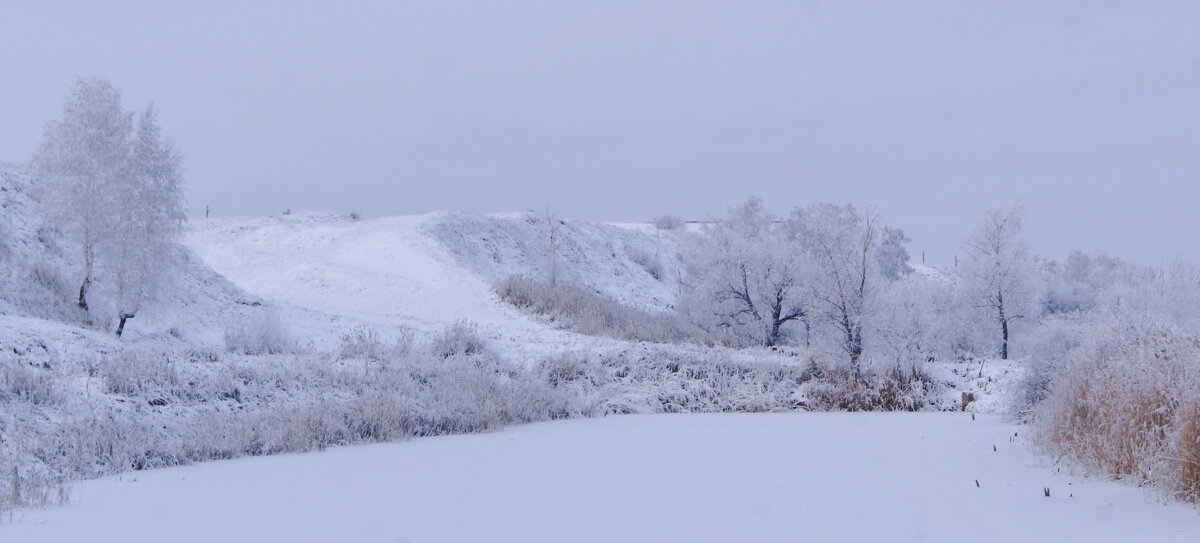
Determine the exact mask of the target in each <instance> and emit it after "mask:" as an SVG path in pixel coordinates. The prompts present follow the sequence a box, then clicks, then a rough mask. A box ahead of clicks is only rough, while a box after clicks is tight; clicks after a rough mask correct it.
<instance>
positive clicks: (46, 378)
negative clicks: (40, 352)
mask: <svg viewBox="0 0 1200 543" xmlns="http://www.w3.org/2000/svg"><path fill="white" fill-rule="evenodd" d="M61 400H62V392H61V390H60V389H59V387H58V381H57V380H56V379H55V375H54V372H53V371H52V370H51V368H50V367H49V366H41V365H33V364H30V363H28V362H25V361H22V360H19V359H17V358H4V357H0V402H10V401H23V402H29V403H31V404H34V405H51V404H55V403H58V402H60V401H61Z"/></svg>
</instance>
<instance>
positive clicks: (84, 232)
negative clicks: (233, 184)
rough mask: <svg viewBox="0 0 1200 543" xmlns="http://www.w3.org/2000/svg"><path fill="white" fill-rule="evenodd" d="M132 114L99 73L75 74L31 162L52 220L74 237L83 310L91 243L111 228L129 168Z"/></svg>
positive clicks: (92, 267) (92, 264) (92, 259)
mask: <svg viewBox="0 0 1200 543" xmlns="http://www.w3.org/2000/svg"><path fill="white" fill-rule="evenodd" d="M132 132H133V118H132V115H130V114H129V112H127V111H125V109H124V108H122V107H121V93H120V92H119V91H118V90H117V89H115V88H113V86H112V84H110V83H109V82H108V81H106V80H104V79H99V78H81V79H79V80H78V81H76V82H75V85H74V86H73V87H72V88H71V94H70V96H69V97H68V98H67V101H66V103H65V104H64V105H63V111H62V118H61V119H59V120H57V121H51V122H50V123H48V124H47V125H46V130H45V133H44V135H43V136H42V141H41V144H40V145H39V146H38V149H37V154H36V155H35V157H34V165H35V167H36V169H37V171H38V172H39V173H40V175H41V176H42V178H43V179H44V180H45V182H46V183H47V189H48V190H47V193H48V195H49V197H50V206H49V208H50V210H51V211H52V213H53V218H54V220H55V222H56V223H57V224H58V225H60V227H61V228H62V229H63V230H64V231H66V232H67V233H68V234H70V235H72V236H73V237H75V238H77V239H78V240H79V247H80V251H81V254H80V257H81V259H82V261H83V277H82V278H81V281H80V286H79V301H78V303H79V307H81V308H83V309H84V310H87V309H88V290H89V289H90V288H91V286H92V281H93V280H94V279H95V277H94V274H95V271H96V253H97V248H98V247H100V246H102V245H103V244H104V243H105V242H107V241H109V239H110V237H111V235H112V232H113V230H114V228H113V227H114V221H115V216H116V214H115V213H114V210H115V209H116V207H117V205H118V204H117V202H116V199H117V196H118V193H117V191H116V190H114V189H115V187H117V186H118V185H120V184H121V183H122V182H123V180H124V179H125V177H126V176H128V175H129V168H130V145H129V142H130V137H131V135H132Z"/></svg>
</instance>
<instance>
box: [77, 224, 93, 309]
mask: <svg viewBox="0 0 1200 543" xmlns="http://www.w3.org/2000/svg"><path fill="white" fill-rule="evenodd" d="M91 286H92V242H91V239H90V236H88V235H87V234H84V237H83V284H82V285H80V286H79V307H80V308H81V309H83V310H84V311H87V310H88V303H87V293H88V287H91Z"/></svg>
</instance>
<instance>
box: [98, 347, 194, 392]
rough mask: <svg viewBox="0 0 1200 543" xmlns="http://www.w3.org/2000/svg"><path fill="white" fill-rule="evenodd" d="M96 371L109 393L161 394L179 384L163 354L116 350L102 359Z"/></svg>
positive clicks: (170, 363) (172, 364)
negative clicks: (99, 372) (99, 373)
mask: <svg viewBox="0 0 1200 543" xmlns="http://www.w3.org/2000/svg"><path fill="white" fill-rule="evenodd" d="M100 371H101V376H102V377H103V378H104V391H105V392H107V393H109V394H121V395H125V396H132V395H135V394H139V393H146V392H158V393H162V392H165V391H166V390H168V389H170V388H171V387H174V386H175V385H177V384H178V383H179V375H178V373H177V371H176V366H175V364H174V363H173V362H172V361H171V357H170V355H166V354H163V353H152V352H145V351H138V350H132V349H126V350H122V351H118V352H116V353H112V354H109V355H107V356H105V357H104V359H103V360H102V362H101V370H100Z"/></svg>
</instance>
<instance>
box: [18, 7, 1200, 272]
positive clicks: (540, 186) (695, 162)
mask: <svg viewBox="0 0 1200 543" xmlns="http://www.w3.org/2000/svg"><path fill="white" fill-rule="evenodd" d="M100 4H102V3H100V2H82V1H81V2H75V3H55V2H46V1H36V2H22V1H17V2H13V1H12V0H8V1H5V2H4V6H3V9H2V10H0V74H3V76H2V79H0V82H2V83H0V120H2V124H0V126H2V127H3V129H2V130H0V160H7V161H14V162H15V161H22V160H25V159H26V158H28V156H29V155H30V153H31V152H32V150H33V148H34V146H35V145H36V142H37V139H38V137H39V136H40V133H41V129H42V125H43V123H44V122H45V121H46V120H48V119H51V118H54V117H57V116H58V114H59V108H60V104H61V102H62V100H63V98H64V96H65V93H66V89H67V87H68V85H69V84H70V83H71V82H72V80H73V79H74V78H75V76H76V75H101V76H105V77H108V78H109V79H110V80H112V81H113V83H114V84H115V85H116V86H118V87H120V88H122V89H123V90H124V91H125V97H126V105H127V106H129V107H141V106H143V105H144V104H145V102H146V101H147V100H149V99H150V98H153V99H154V100H155V101H156V104H157V106H158V107H159V110H160V120H161V122H162V124H163V125H164V129H165V131H166V132H167V133H168V134H169V135H171V136H172V137H173V138H174V139H175V141H176V143H177V144H178V146H179V147H180V148H181V149H182V150H183V151H184V152H185V153H186V156H187V166H188V170H189V176H188V180H189V189H188V197H189V202H190V205H191V208H192V210H193V213H195V212H197V211H201V212H202V210H203V208H204V205H205V204H209V205H211V206H212V207H213V209H214V212H215V214H217V215H222V216H224V215H249V214H254V215H262V214H274V213H278V212H280V211H282V210H283V209H285V208H291V209H324V210H330V211H343V212H344V211H349V210H352V209H357V210H359V211H361V212H363V213H364V214H367V215H371V216H375V215H385V214H399V213H415V212H425V211H430V210H436V209H465V210H471V211H499V210H513V209H527V208H535V209H543V208H545V207H547V206H549V207H550V208H552V209H554V210H555V211H556V212H557V213H559V214H561V215H564V216H568V217H576V218H585V219H611V220H633V219H646V218H649V217H651V216H653V215H656V214H659V213H662V212H666V211H670V212H673V213H676V214H679V215H683V216H685V217H689V218H691V217H697V218H698V217H703V216H705V215H707V214H710V213H716V212H721V211H722V210H724V208H725V207H726V206H728V205H729V204H731V203H734V202H735V201H737V200H740V199H742V198H744V197H745V196H747V195H748V194H750V193H754V194H757V195H759V196H761V197H763V198H764V199H765V200H767V201H768V202H769V203H770V204H771V205H772V206H773V207H774V208H775V209H776V210H777V211H781V212H782V211H786V210H787V209H789V208H791V207H793V206H794V205H797V204H805V203H809V202H813V201H835V202H853V203H857V204H864V205H872V206H874V207H876V208H877V209H879V210H880V211H881V212H882V213H883V214H884V216H885V218H886V220H887V221H888V222H890V223H892V224H895V225H897V226H900V227H902V228H904V229H905V230H906V231H907V232H908V233H909V234H910V236H911V237H912V238H913V239H914V243H913V246H912V249H913V253H914V256H915V257H916V258H918V259H919V258H920V253H921V251H922V250H926V251H928V253H929V256H930V258H931V260H933V261H934V262H938V263H945V262H947V261H948V260H949V259H950V258H952V254H953V252H954V251H955V250H957V249H958V247H959V242H960V241H961V239H962V238H963V237H964V236H965V235H966V233H967V231H968V229H969V228H970V227H971V225H972V224H973V223H974V221H975V220H976V218H977V217H978V216H979V215H980V212H981V211H982V209H984V208H985V207H987V206H990V205H994V204H1002V203H1008V202H1011V201H1013V200H1014V199H1017V198H1020V199H1021V200H1022V201H1023V202H1024V204H1025V206H1026V208H1027V210H1028V235H1029V239H1030V242H1031V244H1032V246H1033V248H1034V250H1035V251H1036V252H1038V253H1041V254H1044V255H1047V256H1052V257H1058V256H1061V255H1062V254H1064V253H1065V252H1066V251H1067V250H1069V249H1072V248H1084V249H1091V248H1103V249H1106V250H1109V251H1110V252H1112V253H1115V254H1119V255H1122V256H1126V257H1130V258H1133V259H1135V260H1139V261H1142V262H1148V263H1160V262H1163V261H1166V260H1169V259H1170V258H1173V257H1174V256H1176V255H1181V256H1184V257H1186V258H1188V259H1191V260H1197V261H1200V242H1198V241H1196V239H1195V236H1196V234H1197V232H1200V213H1197V209H1196V208H1197V204H1198V203H1200V184H1198V181H1200V176H1198V175H1197V174H1198V173H1200V2H1179V3H1153V4H1151V3H1148V2H1089V1H1070V2H1057V3H1054V2H1025V3H1021V2H996V3H991V2H950V1H947V2H933V3H924V2H922V3H901V2H884V3H878V4H861V5H851V4H849V3H845V2H800V1H789V2H766V1H756V2H694V1H689V2H644V1H637V2H564V1H555V2H527V1H523V2H504V3H502V2H482V1H481V2H461V3H460V2H445V1H438V2H421V3H415V2H412V3H410V2H378V3H355V2H325V3H306V2H273V3H272V2H212V1H209V2H195V3H193V4H194V6H195V7H190V8H188V7H178V6H175V5H173V4H175V3H173V2H144V3H139V2H125V3H121V4H120V6H118V7H106V6H101V5H100ZM1048 4H1050V5H1048Z"/></svg>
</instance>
